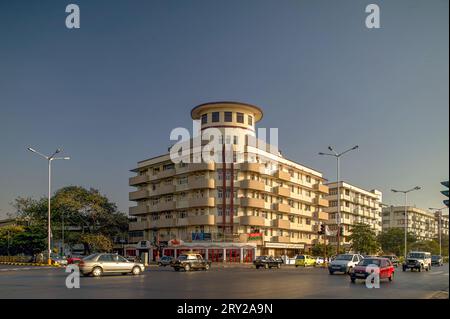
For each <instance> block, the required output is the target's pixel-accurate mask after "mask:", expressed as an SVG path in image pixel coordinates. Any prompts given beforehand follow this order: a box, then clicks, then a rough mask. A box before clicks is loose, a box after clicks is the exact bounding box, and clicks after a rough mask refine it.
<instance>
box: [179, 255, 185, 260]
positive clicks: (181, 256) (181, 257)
mask: <svg viewBox="0 0 450 319" xmlns="http://www.w3.org/2000/svg"><path fill="white" fill-rule="evenodd" d="M186 259H187V256H186V255H180V256H178V260H186Z"/></svg>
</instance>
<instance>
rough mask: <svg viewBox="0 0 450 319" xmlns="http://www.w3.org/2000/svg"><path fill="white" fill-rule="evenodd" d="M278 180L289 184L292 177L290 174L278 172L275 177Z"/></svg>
mask: <svg viewBox="0 0 450 319" xmlns="http://www.w3.org/2000/svg"><path fill="white" fill-rule="evenodd" d="M274 176H275V177H276V178H278V179H281V180H283V181H287V182H289V181H290V180H291V175H290V174H289V173H288V172H284V171H280V170H278V171H276V172H275V175H274Z"/></svg>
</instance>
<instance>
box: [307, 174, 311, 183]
mask: <svg viewBox="0 0 450 319" xmlns="http://www.w3.org/2000/svg"><path fill="white" fill-rule="evenodd" d="M306 182H307V183H311V176H309V175H307V176H306Z"/></svg>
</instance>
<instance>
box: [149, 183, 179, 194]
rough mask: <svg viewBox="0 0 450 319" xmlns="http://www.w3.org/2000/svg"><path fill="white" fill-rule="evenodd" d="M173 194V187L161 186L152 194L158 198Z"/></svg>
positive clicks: (169, 185)
mask: <svg viewBox="0 0 450 319" xmlns="http://www.w3.org/2000/svg"><path fill="white" fill-rule="evenodd" d="M173 192H175V185H173V184H162V185H160V186H159V187H158V188H157V189H156V190H155V191H154V194H155V195H157V196H159V195H164V194H172V193H173Z"/></svg>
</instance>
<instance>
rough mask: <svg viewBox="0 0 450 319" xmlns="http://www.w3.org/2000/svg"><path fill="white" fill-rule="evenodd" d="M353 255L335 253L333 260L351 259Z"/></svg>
mask: <svg viewBox="0 0 450 319" xmlns="http://www.w3.org/2000/svg"><path fill="white" fill-rule="evenodd" d="M352 258H353V255H337V257H336V259H335V260H352Z"/></svg>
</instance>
